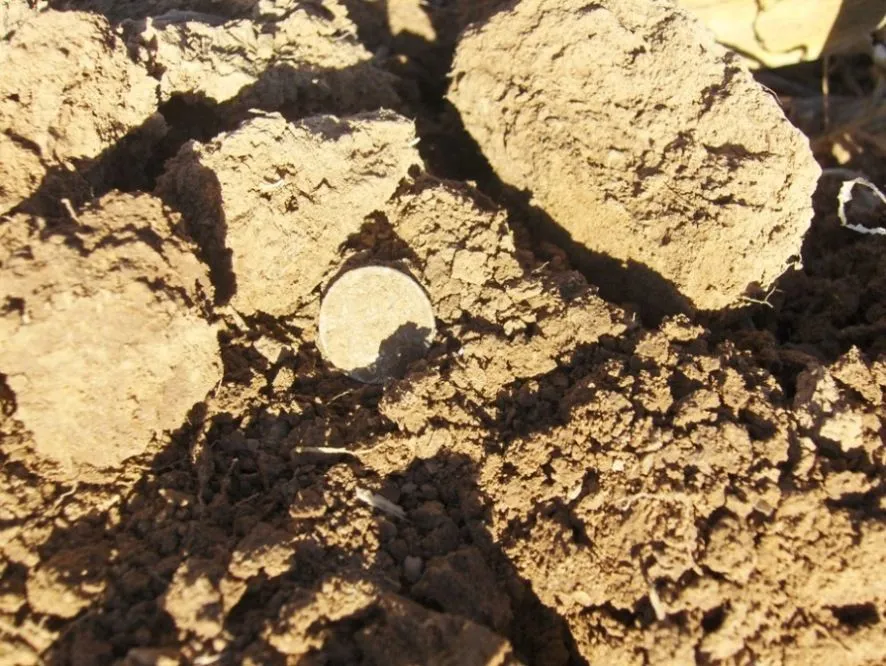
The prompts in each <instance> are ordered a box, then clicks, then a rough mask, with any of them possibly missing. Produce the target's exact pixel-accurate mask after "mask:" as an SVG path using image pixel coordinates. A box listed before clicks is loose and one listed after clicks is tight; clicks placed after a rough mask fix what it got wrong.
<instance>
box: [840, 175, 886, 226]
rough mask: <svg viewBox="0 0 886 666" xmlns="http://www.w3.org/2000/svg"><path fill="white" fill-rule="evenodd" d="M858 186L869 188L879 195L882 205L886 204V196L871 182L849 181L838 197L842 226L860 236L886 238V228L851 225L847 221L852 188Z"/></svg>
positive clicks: (841, 187)
mask: <svg viewBox="0 0 886 666" xmlns="http://www.w3.org/2000/svg"><path fill="white" fill-rule="evenodd" d="M856 185H861V186H863V187H866V188H868V189H869V190H870V191H871V192H873V193H874V194H876V195H877V198H878V199H879V200H880V201H881V202H882V203H884V204H886V195H884V194H883V193H882V192H881V191H880V190H879V189H878V188H877V186H876V185H874V184H873V183H872V182H871V181H869V180H867V179H866V178H860V177H859V178H853V179H852V180H847V181H845V182H844V183H843V184H842V185H841V186H840V194H839V195H837V203H838V204H839V205H838V207H837V215H838V216H839V218H840V224H841V225H843V226H844V227H846V228H847V229H851V230H852V231H855V232H856V233H859V234H867V235H871V236H875V235H877V236H886V228H884V227H874V228H869V227H863V226H861V225H860V224H849V221H848V220H847V219H846V205H847V204H848V203H849V202H850V201H852V188H854V187H855V186H856Z"/></svg>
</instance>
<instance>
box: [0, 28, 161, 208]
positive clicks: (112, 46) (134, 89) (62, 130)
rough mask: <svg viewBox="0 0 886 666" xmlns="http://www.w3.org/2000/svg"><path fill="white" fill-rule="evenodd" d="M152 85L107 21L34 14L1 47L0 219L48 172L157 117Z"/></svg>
mask: <svg viewBox="0 0 886 666" xmlns="http://www.w3.org/2000/svg"><path fill="white" fill-rule="evenodd" d="M156 104H157V82H156V81H154V80H153V79H151V78H150V77H149V76H148V75H147V72H145V71H144V70H143V69H142V68H141V67H139V66H138V65H136V64H135V63H133V62H132V61H131V60H130V59H129V56H128V54H127V52H126V46H125V45H124V44H123V42H122V40H120V39H119V38H118V37H117V36H116V35H115V34H114V32H113V31H112V30H111V28H110V26H109V25H108V23H107V21H106V20H105V19H104V18H102V17H99V16H95V15H93V14H86V13H79V12H53V11H49V12H44V13H40V14H34V15H33V17H31V18H30V19H29V20H28V21H26V22H25V23H24V24H23V25H20V26H18V28H17V29H16V30H15V32H14V33H13V34H12V37H11V39H10V40H9V41H8V42H5V43H3V44H2V48H0V126H2V127H3V131H2V132H0V213H3V212H5V211H7V210H9V209H10V208H12V207H13V206H15V205H16V204H18V203H19V202H20V201H21V200H22V199H24V198H25V197H27V196H29V195H31V194H32V193H33V192H34V191H35V190H36V189H37V187H38V186H39V185H40V182H41V180H42V178H43V176H44V175H45V174H46V171H47V169H48V168H50V167H53V166H56V167H57V166H62V165H63V166H64V167H67V168H74V167H82V166H84V165H85V164H87V163H88V162H89V161H90V160H91V159H93V158H95V157H97V156H98V155H99V154H100V153H101V152H102V151H103V150H105V149H106V148H109V147H110V146H112V145H113V144H114V143H115V142H116V141H117V140H118V139H120V138H122V137H123V136H124V135H125V134H126V133H127V132H128V131H129V130H131V129H133V128H135V127H138V126H139V125H141V124H142V123H144V122H145V120H147V119H148V118H149V117H150V116H151V115H152V114H153V113H154V111H155V109H156Z"/></svg>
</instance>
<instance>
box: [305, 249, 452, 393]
mask: <svg viewBox="0 0 886 666" xmlns="http://www.w3.org/2000/svg"><path fill="white" fill-rule="evenodd" d="M435 333H436V324H435V323H434V310H433V308H432V307H431V302H430V301H429V300H428V297H427V295H426V294H425V292H424V289H422V287H421V285H419V284H418V283H417V282H416V281H415V280H413V279H412V278H411V277H409V276H408V275H406V274H405V273H402V272H401V271H398V270H395V269H393V268H388V267H386V266H364V267H363V268H355V269H354V270H351V271H348V272H347V273H345V274H343V275H342V276H341V277H339V278H338V279H337V280H336V281H335V282H333V284H332V286H331V287H329V289H328V290H327V292H326V295H325V296H324V297H323V302H322V303H321V305H320V321H319V336H318V344H319V347H320V351H321V353H322V354H323V356H324V357H325V358H326V360H328V361H329V362H330V363H332V364H333V365H334V366H335V367H337V368H338V369H340V370H342V371H344V372H345V373H347V374H348V375H350V376H351V377H353V378H354V379H357V380H359V381H361V382H366V383H369V384H376V383H381V382H384V381H385V380H387V379H391V378H394V377H399V376H402V374H403V373H404V372H405V370H406V368H407V366H408V365H409V364H410V363H411V362H413V361H415V360H417V359H419V358H421V357H422V356H424V354H425V352H426V351H427V349H428V347H430V345H431V341H432V340H433V339H434V334H435Z"/></svg>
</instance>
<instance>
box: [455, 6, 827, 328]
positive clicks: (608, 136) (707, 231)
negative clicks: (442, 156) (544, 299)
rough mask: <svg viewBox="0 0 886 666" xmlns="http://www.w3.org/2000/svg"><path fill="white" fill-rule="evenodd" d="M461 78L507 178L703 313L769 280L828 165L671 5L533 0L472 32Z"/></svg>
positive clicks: (578, 232)
mask: <svg viewBox="0 0 886 666" xmlns="http://www.w3.org/2000/svg"><path fill="white" fill-rule="evenodd" d="M514 35H521V36H522V38H521V39H520V40H515V39H514V37H513V36H514ZM489 53H498V54H500V55H501V57H497V58H490V57H489ZM685 54H692V55H691V56H689V57H691V59H692V61H691V62H692V64H691V66H690V65H689V64H688V63H686V64H685V65H684V64H683V62H684V58H686V57H687V56H686V55H685ZM675 63H680V66H675ZM690 69H691V74H690V73H689V70H690ZM452 82H453V84H452V87H451V89H450V92H449V97H450V99H451V100H452V102H453V104H454V105H455V106H456V108H457V109H458V111H459V112H460V113H461V116H462V118H463V120H464V123H465V127H466V128H467V129H468V131H469V132H470V133H471V135H472V136H473V137H474V138H475V139H476V141H477V143H478V144H479V146H480V148H481V149H482V151H483V154H484V155H485V156H486V157H487V158H488V159H489V161H490V163H491V164H492V166H493V168H495V170H496V172H497V173H498V174H499V176H500V177H501V178H502V179H503V180H505V181H507V182H508V183H510V184H511V185H513V186H516V187H518V188H520V189H526V190H528V191H529V192H530V193H531V195H532V199H533V202H534V203H536V205H538V206H539V207H541V208H543V209H544V210H545V211H546V212H547V213H548V214H549V215H550V216H551V218H552V219H553V221H554V222H556V223H557V224H558V225H560V226H561V227H563V229H564V230H565V231H566V232H568V233H569V234H570V235H571V237H572V238H573V239H574V240H575V241H576V242H577V243H579V244H581V245H583V246H585V247H587V248H588V249H589V250H591V251H593V252H595V253H598V254H602V255H604V256H605V257H607V258H610V259H615V260H619V261H622V262H625V263H639V264H641V265H643V266H644V267H646V268H649V269H652V270H653V271H654V272H655V273H656V274H657V275H658V276H660V278H661V279H662V280H663V281H664V282H665V283H666V284H669V285H673V288H675V289H676V291H678V292H679V293H680V295H681V296H683V297H685V298H686V299H688V301H689V302H690V304H691V305H693V306H695V307H697V308H701V309H710V310H714V309H717V310H718V309H721V308H724V307H727V306H728V305H729V304H730V303H732V302H734V301H735V299H736V298H737V297H739V296H741V295H742V294H744V293H745V290H746V288H747V285H748V284H749V283H758V284H760V285H762V286H763V287H765V288H768V287H769V286H771V284H772V282H773V281H774V280H775V278H777V277H778V276H779V275H781V273H783V272H784V270H785V267H786V263H787V262H788V260H789V258H790V257H791V256H793V255H796V254H797V253H798V251H799V247H800V242H801V239H802V237H803V235H804V234H805V233H806V231H807V229H808V225H809V221H810V220H811V218H812V210H811V203H810V197H811V194H812V192H813V191H814V190H815V184H816V181H817V180H818V176H819V168H818V166H817V165H816V163H815V161H814V159H813V157H812V153H811V151H810V150H809V148H808V146H807V142H806V140H805V139H804V138H803V136H802V135H801V134H800V132H799V131H798V130H796V129H795V128H793V127H792V126H791V125H790V124H789V123H788V121H787V120H786V119H785V118H784V115H783V114H782V112H781V110H780V108H779V106H778V102H777V101H776V100H775V99H774V98H773V97H772V96H771V95H770V94H768V93H767V92H766V91H765V90H763V89H762V88H761V87H760V86H759V85H757V84H756V83H755V82H754V80H753V79H752V78H751V75H750V74H749V73H748V72H747V71H743V70H742V68H741V67H739V66H738V63H737V58H736V56H735V55H734V54H729V53H727V52H726V51H725V49H723V47H721V46H719V45H717V44H716V43H715V42H714V40H713V36H712V35H709V34H708V33H707V32H706V31H705V30H704V28H703V27H702V26H701V25H699V24H698V23H697V22H696V21H695V20H692V19H690V17H689V16H688V15H683V14H681V13H679V12H675V11H674V9H673V7H672V5H671V3H669V2H650V1H649V0H638V2H633V3H632V2H628V1H626V0H616V1H614V2H600V3H594V4H592V5H587V3H586V2H584V0H574V1H571V2H551V1H550V0H533V1H524V2H521V3H519V4H518V5H517V6H516V7H515V8H514V9H513V10H512V11H503V12H500V13H499V14H497V15H496V16H494V17H493V18H491V19H490V20H489V21H487V22H485V23H482V24H480V25H479V26H478V27H475V28H472V29H469V30H468V31H467V32H466V33H465V34H464V35H463V37H462V39H461V40H460V42H459V44H458V49H457V52H456V56H455V61H454V63H453V71H452ZM675 128H676V130H675ZM638 281H640V282H641V284H640V288H648V287H647V286H646V285H645V284H643V283H642V278H641V279H640V280H638Z"/></svg>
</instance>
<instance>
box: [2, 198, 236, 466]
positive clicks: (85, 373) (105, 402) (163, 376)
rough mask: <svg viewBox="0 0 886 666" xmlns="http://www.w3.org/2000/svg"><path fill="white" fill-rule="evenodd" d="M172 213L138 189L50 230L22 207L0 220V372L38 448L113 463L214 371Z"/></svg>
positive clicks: (206, 386) (186, 404)
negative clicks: (0, 231)
mask: <svg viewBox="0 0 886 666" xmlns="http://www.w3.org/2000/svg"><path fill="white" fill-rule="evenodd" d="M176 222H177V220H176V219H175V218H173V217H172V216H171V215H170V213H169V212H168V211H165V210H164V209H163V207H162V204H161V202H160V201H159V200H158V199H155V198H153V197H151V196H149V195H138V196H131V195H122V194H111V195H108V196H107V197H105V198H104V199H102V200H101V201H99V202H98V203H97V205H96V206H95V207H94V208H93V209H91V210H89V211H88V212H85V213H84V214H82V215H81V216H80V218H79V224H78V225H76V227H72V228H69V229H65V230H64V231H65V232H66V233H65V234H64V235H61V236H60V235H54V233H53V232H56V233H58V232H61V231H62V230H61V229H59V228H58V227H53V226H48V225H47V223H46V222H45V221H44V220H40V219H36V218H29V217H27V216H25V215H19V216H16V217H14V218H13V219H12V220H11V221H9V222H8V223H7V224H6V225H5V227H4V231H5V234H4V235H3V238H2V244H0V275H2V283H3V288H2V292H0V294H2V296H0V297H2V300H3V302H4V303H5V304H6V309H5V310H4V311H3V315H2V317H0V338H2V339H3V345H2V347H0V372H2V373H3V374H4V375H6V381H7V383H8V385H9V387H10V389H11V390H12V392H13V393H14V394H15V405H16V412H15V417H16V418H17V419H19V420H20V421H21V422H22V423H23V424H24V425H25V427H26V428H28V429H29V430H30V431H31V432H32V433H33V435H34V447H35V448H36V450H37V452H38V453H40V454H41V455H43V456H45V457H47V458H49V459H52V460H54V461H56V462H59V463H61V464H62V465H63V466H65V467H67V468H71V467H72V466H77V465H82V464H88V465H91V466H92V467H96V468H106V467H107V468H111V467H116V466H118V465H119V464H120V463H121V462H122V461H123V460H125V459H126V458H129V457H131V456H134V455H137V454H139V453H141V452H143V451H144V450H145V449H146V447H147V446H148V444H149V443H150V441H151V438H152V437H153V436H154V434H156V433H159V432H161V431H164V430H171V429H174V428H177V427H179V426H181V425H182V424H183V423H184V421H185V418H186V416H187V413H188V410H190V409H191V407H192V406H193V405H194V404H195V403H198V402H200V401H202V400H203V399H204V398H205V397H206V394H207V393H208V392H209V390H210V389H211V388H212V387H213V386H214V385H215V384H216V383H217V382H218V380H219V379H220V377H221V363H220V361H219V357H218V343H217V341H216V331H215V328H214V327H213V326H211V325H210V324H209V323H207V322H206V321H205V320H204V319H203V318H202V317H201V316H200V315H199V314H198V311H197V309H196V307H197V306H196V304H197V303H198V302H199V301H200V300H201V299H203V298H204V296H203V294H208V293H210V290H211V287H210V286H209V284H208V280H207V279H206V275H205V267H204V266H202V265H201V264H200V263H199V262H198V261H197V259H196V258H195V257H194V255H193V251H192V246H191V245H190V244H189V243H187V242H186V241H183V240H179V239H177V238H176V237H175V236H174V235H172V234H171V230H172V228H173V226H174V225H175V223H176ZM47 239H48V240H47Z"/></svg>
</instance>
